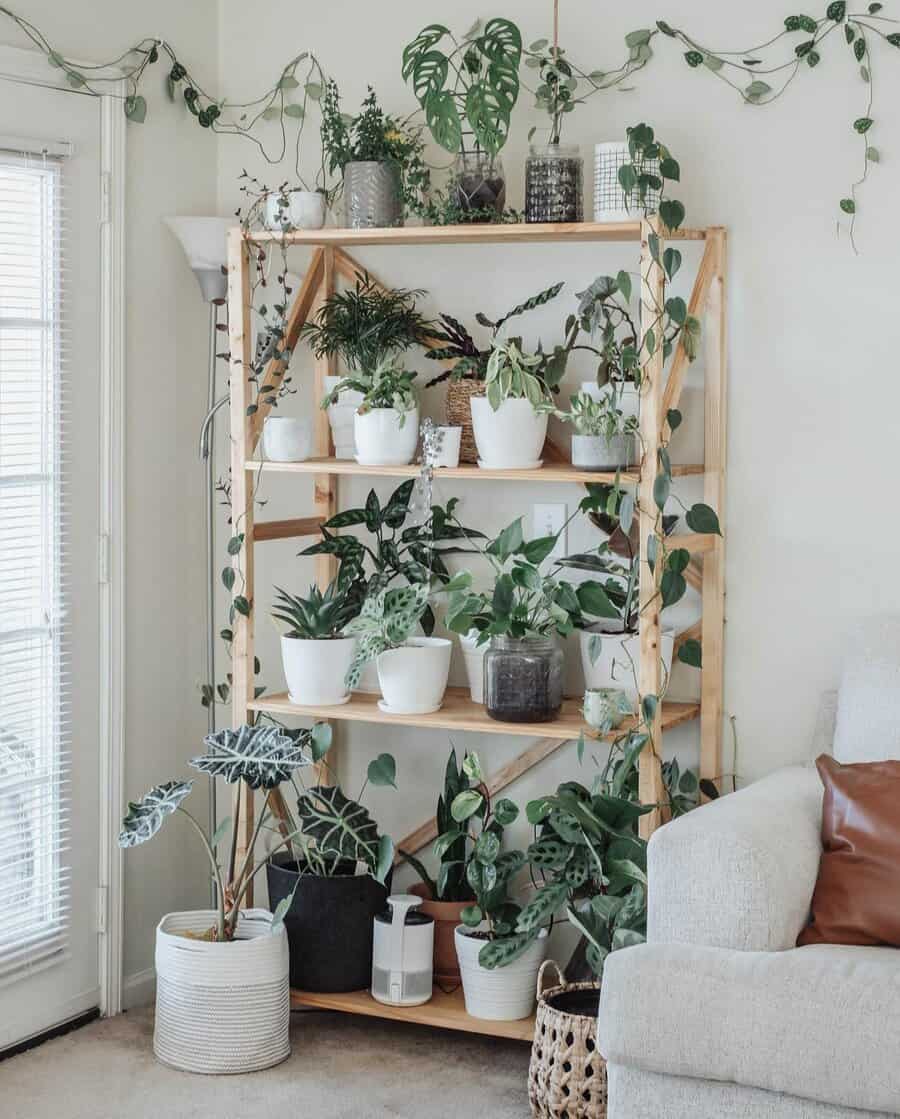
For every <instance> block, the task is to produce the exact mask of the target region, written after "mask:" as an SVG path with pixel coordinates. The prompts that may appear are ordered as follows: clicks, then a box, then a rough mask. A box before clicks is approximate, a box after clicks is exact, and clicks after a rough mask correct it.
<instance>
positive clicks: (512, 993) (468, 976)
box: [455, 925, 547, 1022]
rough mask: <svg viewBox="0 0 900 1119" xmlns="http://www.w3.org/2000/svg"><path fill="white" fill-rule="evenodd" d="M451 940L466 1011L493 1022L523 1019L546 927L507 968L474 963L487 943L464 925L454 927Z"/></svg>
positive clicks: (544, 943)
mask: <svg viewBox="0 0 900 1119" xmlns="http://www.w3.org/2000/svg"><path fill="white" fill-rule="evenodd" d="M455 940H456V956H457V959H458V960H459V970H460V974H461V975H462V985H463V995H464V996H465V1000H466V1013H467V1014H471V1015H472V1017H473V1018H488V1019H490V1020H491V1021H494V1022H515V1021H517V1020H518V1019H520V1018H527V1017H528V1015H529V1014H530V1013H531V1012H532V1010H533V1009H534V999H535V995H534V990H535V985H536V981H537V973H538V968H539V967H540V966H541V964H542V963H543V960H544V954H545V952H546V951H547V930H546V929H541V931H540V932H539V933H538V935H537V939H536V940H535V941H534V942H533V943H532V944H530V945H529V947H528V948H527V950H526V951H525V952H524V953H523V955H521V956H520V957H519V958H518V959H517V960H514V961H513V962H512V963H511V964H509V965H507V967H498V968H493V969H492V970H489V969H488V968H486V967H482V966H481V964H480V963H479V962H478V953H479V952H480V951H481V949H482V948H483V947H484V946H485V944H487V941H486V940H481V939H479V938H478V937H474V936H472V933H471V930H469V929H467V928H466V927H465V926H464V925H459V926H458V927H457V929H456V933H455Z"/></svg>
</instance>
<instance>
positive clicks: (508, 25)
mask: <svg viewBox="0 0 900 1119" xmlns="http://www.w3.org/2000/svg"><path fill="white" fill-rule="evenodd" d="M445 41H449V44H450V46H449V48H447V49H445V48H444V46H443V44H444V42H445ZM521 57H522V35H521V33H520V31H519V29H518V27H516V25H515V24H514V23H512V22H511V21H510V20H508V19H499V18H498V19H490V20H488V21H487V23H485V24H483V25H482V23H481V21H480V20H478V21H476V23H475V24H474V25H473V26H472V27H471V28H470V29H469V30H468V32H466V34H465V35H463V36H462V37H461V38H459V39H457V38H456V37H455V36H454V35H453V34H452V33H451V32H450V30H449V29H448V28H447V27H444V26H443V25H441V24H437V23H432V24H429V25H428V26H427V27H424V28H423V29H422V30H421V31H420V32H419V34H418V35H417V36H416V37H415V39H413V41H412V42H411V43H409V44H407V46H406V47H405V48H404V51H403V69H402V73H403V78H404V81H407V82H409V83H410V84H411V85H412V87H413V90H414V92H415V95H416V99H417V100H418V102H419V104H420V105H421V107H422V109H424V111H425V119H426V121H427V124H428V128H429V130H430V132H431V135H432V136H433V137H434V139H435V141H436V143H438V144H439V145H440V146H441V147H442V148H445V149H446V150H447V151H448V152H450V153H452V154H453V155H455V156H456V160H455V163H454V167H453V171H452V174H451V181H450V190H449V196H450V200H451V202H452V203H453V204H455V206H456V207H457V208H458V209H459V211H460V213H461V214H462V215H463V217H464V218H465V219H467V220H490V219H491V217H492V216H494V215H498V214H501V213H502V212H503V208H504V205H505V200H506V176H505V175H504V172H503V165H502V163H501V161H500V156H499V152H500V149H501V148H502V147H503V145H504V144H505V143H506V139H507V136H508V135H509V125H510V117H511V114H512V110H513V108H514V107H515V104H516V101H517V99H518V96H519V62H520V59H521ZM464 122H465V123H464ZM465 124H467V125H468V127H465Z"/></svg>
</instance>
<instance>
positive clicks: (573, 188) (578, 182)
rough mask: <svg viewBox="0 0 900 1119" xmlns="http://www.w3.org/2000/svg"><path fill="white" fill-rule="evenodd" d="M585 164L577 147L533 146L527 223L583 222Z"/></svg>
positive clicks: (527, 174)
mask: <svg viewBox="0 0 900 1119" xmlns="http://www.w3.org/2000/svg"><path fill="white" fill-rule="evenodd" d="M583 195H584V161H583V160H582V158H581V154H580V149H579V148H578V145H577V144H569V145H563V144H543V145H540V146H538V145H532V147H531V154H530V155H529V156H528V158H527V159H526V160H525V220H526V221H527V222H573V221H581V220H582V217H583V214H584V198H583Z"/></svg>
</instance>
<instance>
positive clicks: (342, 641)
mask: <svg viewBox="0 0 900 1119" xmlns="http://www.w3.org/2000/svg"><path fill="white" fill-rule="evenodd" d="M275 591H276V594H275V604H274V607H273V609H272V617H273V618H274V619H275V620H276V621H277V622H281V623H282V624H283V625H286V626H287V627H288V629H287V631H286V632H285V633H282V635H281V661H282V664H283V666H284V676H285V679H286V680H287V686H288V694H289V696H290V698H291V703H299V704H306V705H308V706H319V707H326V706H332V705H336V704H341V703H346V702H347V700H348V699H349V698H350V693H349V692H348V691H347V689H346V688H345V687H344V677H345V676H346V674H347V669H348V668H349V667H350V664H351V662H352V660H353V654H354V652H355V651H356V639H355V638H354V637H348V636H346V635H345V634H344V632H343V630H344V626H345V625H346V624H347V623H348V622H349V621H350V620H351V618H352V617H353V615H354V603H353V601H352V599H349V598H348V597H347V596H346V595H344V594H343V593H342V590H341V588H340V586H339V584H338V581H337V579H334V580H332V582H331V583H329V584H328V587H327V588H326V589H325V591H324V593H323V592H322V591H321V590H320V589H319V587H316V586H312V587H310V588H309V594H308V595H307V597H306V598H300V597H298V596H295V595H292V594H289V593H288V592H287V591H284V590H281V589H280V588H279V587H276V588H275Z"/></svg>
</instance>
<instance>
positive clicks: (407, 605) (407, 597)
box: [345, 583, 431, 691]
mask: <svg viewBox="0 0 900 1119" xmlns="http://www.w3.org/2000/svg"><path fill="white" fill-rule="evenodd" d="M430 594H431V588H430V586H429V584H428V583H417V584H415V586H411V587H394V588H392V589H391V590H382V591H378V592H377V594H374V595H371V596H370V597H369V598H367V599H366V601H365V602H364V603H363V604H362V609H361V610H360V612H359V617H358V618H354V619H353V621H352V622H350V623H349V625H348V626H347V627H346V630H345V632H346V633H347V634H348V635H349V636H352V637H357V638H358V639H359V641H358V644H357V646H356V656H355V657H354V658H353V662H352V664H351V665H350V668H349V669H348V670H347V676H346V679H345V683H346V685H347V687H348V688H349V689H350V690H351V691H352V690H353V689H354V688H355V687H356V686H357V685H358V684H359V678H360V676H361V675H362V670H363V669H364V668H365V666H366V665H367V664H368V662H369V661H372V660H375V658H376V657H377V656H379V654H381V653H386V652H387V651H388V649H399V648H401V647H402V646H403V645H405V644H406V642H407V641H408V640H409V638H410V637H412V635H413V633H415V631H416V627H417V626H418V625H419V623H420V622H421V620H422V615H423V614H424V613H425V607H426V606H427V605H428V598H429V595H430Z"/></svg>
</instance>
